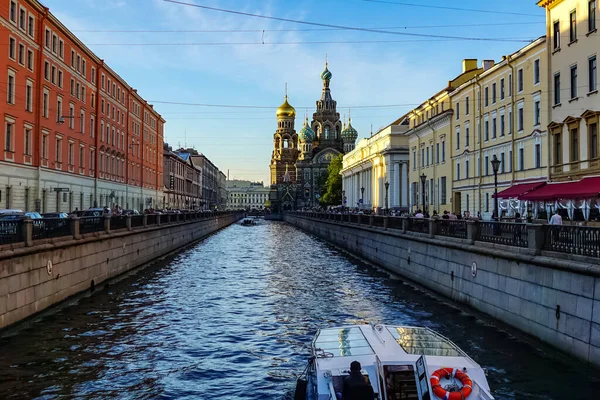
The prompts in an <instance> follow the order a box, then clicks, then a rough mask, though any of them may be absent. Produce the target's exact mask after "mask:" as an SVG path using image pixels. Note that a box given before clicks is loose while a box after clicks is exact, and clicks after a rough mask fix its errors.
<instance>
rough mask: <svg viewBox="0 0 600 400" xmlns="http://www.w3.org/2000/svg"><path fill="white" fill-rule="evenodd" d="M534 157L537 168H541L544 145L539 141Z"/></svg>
mask: <svg viewBox="0 0 600 400" xmlns="http://www.w3.org/2000/svg"><path fill="white" fill-rule="evenodd" d="M533 159H534V163H535V168H540V167H541V166H542V145H541V144H539V143H536V144H535V154H534V157H533Z"/></svg>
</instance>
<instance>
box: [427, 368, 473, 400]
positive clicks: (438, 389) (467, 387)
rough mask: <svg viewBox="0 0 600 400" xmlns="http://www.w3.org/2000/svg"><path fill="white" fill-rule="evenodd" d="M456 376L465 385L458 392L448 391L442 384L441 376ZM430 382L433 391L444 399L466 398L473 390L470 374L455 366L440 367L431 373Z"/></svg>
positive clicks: (460, 399) (459, 399)
mask: <svg viewBox="0 0 600 400" xmlns="http://www.w3.org/2000/svg"><path fill="white" fill-rule="evenodd" d="M452 376H454V377H456V379H458V380H459V381H460V382H461V383H462V385H463V387H462V389H460V390H459V391H458V392H448V391H446V389H444V388H443V387H442V386H441V385H440V378H441V377H444V378H450V377H452ZM429 382H430V383H431V388H432V389H433V393H434V394H435V395H436V396H437V397H439V398H440V399H442V400H464V399H466V398H467V397H469V395H470V394H471V392H472V391H473V389H472V386H473V381H471V378H469V375H467V374H466V373H464V372H462V371H461V370H458V369H453V368H440V369H438V370H437V371H435V372H434V373H433V374H431V378H429Z"/></svg>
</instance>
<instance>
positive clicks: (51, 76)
mask: <svg viewBox="0 0 600 400" xmlns="http://www.w3.org/2000/svg"><path fill="white" fill-rule="evenodd" d="M50 82H52V84H53V85H56V67H55V66H54V65H53V66H52V72H51V74H50Z"/></svg>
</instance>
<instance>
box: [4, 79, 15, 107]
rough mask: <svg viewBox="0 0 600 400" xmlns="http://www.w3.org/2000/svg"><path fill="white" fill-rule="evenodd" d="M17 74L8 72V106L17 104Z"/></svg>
mask: <svg viewBox="0 0 600 400" xmlns="http://www.w3.org/2000/svg"><path fill="white" fill-rule="evenodd" d="M15 81H16V79H15V74H14V72H12V71H8V88H7V91H6V95H7V96H6V102H7V103H8V104H15Z"/></svg>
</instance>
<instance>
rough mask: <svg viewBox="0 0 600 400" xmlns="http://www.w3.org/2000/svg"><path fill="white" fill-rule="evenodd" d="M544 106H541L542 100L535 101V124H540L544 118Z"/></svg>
mask: <svg viewBox="0 0 600 400" xmlns="http://www.w3.org/2000/svg"><path fill="white" fill-rule="evenodd" d="M541 114H542V108H541V106H540V101H539V100H535V102H534V103H533V122H534V125H535V126H539V125H540V123H541V119H542V116H541Z"/></svg>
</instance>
